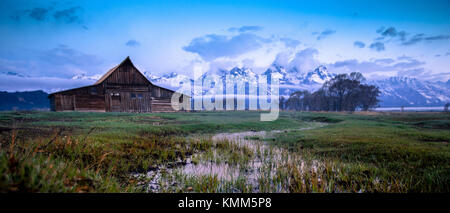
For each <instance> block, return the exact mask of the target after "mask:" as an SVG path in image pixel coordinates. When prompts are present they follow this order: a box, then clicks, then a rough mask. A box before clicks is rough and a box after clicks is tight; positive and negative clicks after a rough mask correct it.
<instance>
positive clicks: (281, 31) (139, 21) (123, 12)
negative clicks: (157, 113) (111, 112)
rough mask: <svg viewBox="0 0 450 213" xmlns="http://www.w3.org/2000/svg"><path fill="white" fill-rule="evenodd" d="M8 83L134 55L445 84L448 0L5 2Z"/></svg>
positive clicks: (0, 28)
mask: <svg viewBox="0 0 450 213" xmlns="http://www.w3.org/2000/svg"><path fill="white" fill-rule="evenodd" d="M0 9H1V11H2V13H0V34H1V36H0V45H1V48H0V90H2V91H3V90H7V91H23V90H35V89H44V90H46V91H55V90H58V89H65V88H71V87H75V86H83V85H87V84H90V83H92V80H73V79H71V78H72V77H73V76H75V75H85V76H93V77H95V76H99V75H101V74H103V73H105V72H106V71H107V70H108V69H110V68H111V67H113V66H115V65H117V64H118V63H120V62H121V61H122V60H123V59H124V58H125V57H126V56H130V57H131V59H132V60H133V62H134V63H135V65H136V66H137V67H138V68H139V69H140V70H141V71H142V72H144V71H146V72H150V73H152V74H154V75H157V76H160V75H163V74H165V73H169V72H177V73H182V74H186V75H191V73H193V70H202V71H204V72H206V71H214V70H217V69H229V68H232V67H234V66H239V67H242V66H246V67H249V68H252V69H253V70H255V72H257V73H260V72H262V71H264V70H265V69H267V67H268V66H270V65H271V64H272V63H278V64H280V65H283V66H285V67H297V68H298V69H299V70H301V71H303V72H307V71H310V70H311V69H314V68H315V67H316V66H318V65H325V66H327V67H328V70H329V71H330V72H334V73H345V72H350V71H359V72H362V73H363V74H364V75H365V76H366V77H367V78H368V79H374V80H376V79H382V78H386V77H390V76H408V77H416V78H419V79H422V80H430V81H447V80H448V79H449V78H450V69H449V67H450V12H449V11H450V0H442V1H440V0H433V1H415V0H405V1H403V0H398V1H393V0H386V1H385V0H377V1H371V0H366V1H360V0H354V1H350V0H348V1H346V0H342V1H331V0H330V1H298V0H297V1H276V0H274V1H264V0H259V1H250V0H249V1H245V0H236V1H227V0H221V1H208V0H202V1H181V0H177V1H169V0H166V1H133V0H128V1H111V0H109V1H101V0H96V1H88V0H86V1H83V0H79V1H44V0H35V1H32V0H28V1H23V0H2V1H1V2H0Z"/></svg>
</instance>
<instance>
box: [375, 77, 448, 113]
mask: <svg viewBox="0 0 450 213" xmlns="http://www.w3.org/2000/svg"><path fill="white" fill-rule="evenodd" d="M368 83H369V84H374V85H376V86H378V88H379V89H380V92H381V95H380V99H381V103H380V105H381V106H442V105H444V104H445V103H447V102H450V87H449V84H445V83H442V84H439V83H434V82H429V81H420V80H417V79H415V78H409V77H391V78H388V79H384V80H378V81H372V82H368Z"/></svg>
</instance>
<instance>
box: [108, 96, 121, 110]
mask: <svg viewBox="0 0 450 213" xmlns="http://www.w3.org/2000/svg"><path fill="white" fill-rule="evenodd" d="M110 103H111V111H112V112H120V95H119V94H113V95H112V96H111V102H110Z"/></svg>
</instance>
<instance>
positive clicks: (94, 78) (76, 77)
mask: <svg viewBox="0 0 450 213" xmlns="http://www.w3.org/2000/svg"><path fill="white" fill-rule="evenodd" d="M101 77H102V75H92V76H88V75H86V74H79V75H74V76H73V77H72V79H73V80H92V81H97V80H98V79H100V78H101Z"/></svg>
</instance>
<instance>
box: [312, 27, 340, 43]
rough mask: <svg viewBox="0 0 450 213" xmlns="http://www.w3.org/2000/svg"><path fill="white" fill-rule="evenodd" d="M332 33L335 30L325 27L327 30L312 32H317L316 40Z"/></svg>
mask: <svg viewBox="0 0 450 213" xmlns="http://www.w3.org/2000/svg"><path fill="white" fill-rule="evenodd" d="M334 33H336V31H335V30H330V29H327V30H324V31H322V32H320V33H317V32H316V33H313V35H315V34H319V35H318V36H317V38H316V39H317V40H322V39H324V38H326V37H328V36H330V35H332V34H334Z"/></svg>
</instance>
